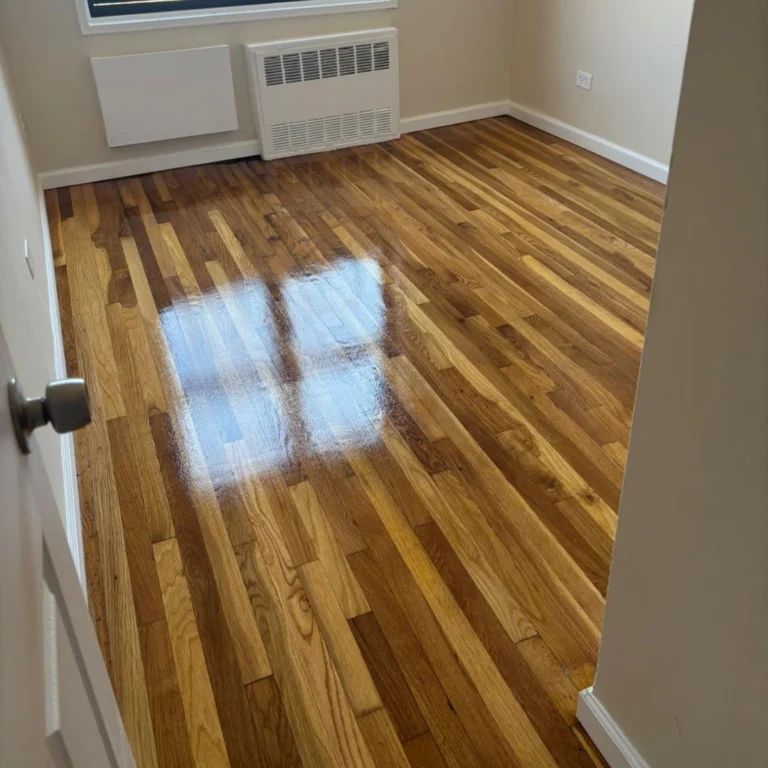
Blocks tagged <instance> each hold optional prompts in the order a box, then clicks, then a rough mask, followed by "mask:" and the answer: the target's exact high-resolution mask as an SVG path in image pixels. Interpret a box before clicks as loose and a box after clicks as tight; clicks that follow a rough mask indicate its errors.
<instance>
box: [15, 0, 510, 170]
mask: <svg viewBox="0 0 768 768" xmlns="http://www.w3.org/2000/svg"><path fill="white" fill-rule="evenodd" d="M74 1H75V0H0V43H2V44H4V47H5V49H6V55H7V57H8V61H9V66H10V70H11V76H12V78H13V81H14V83H15V85H16V90H17V92H18V95H19V103H20V108H21V110H22V112H23V114H24V117H25V120H26V122H27V125H28V130H29V140H30V144H31V147H32V151H33V155H34V158H35V160H36V162H37V165H38V167H39V169H40V170H41V171H51V170H56V169H60V168H66V167H71V166H78V165H86V164H90V163H100V162H105V161H108V160H119V159H124V158H129V157H134V156H137V155H146V154H151V153H159V152H171V151H176V150H180V149H186V148H191V147H196V146H205V145H211V144H219V143H222V142H224V141H238V140H243V139H251V138H254V137H255V131H254V127H253V120H252V117H251V105H250V97H249V93H248V79H247V74H246V68H245V60H244V56H243V50H242V46H241V45H240V44H241V43H246V42H261V41H267V40H277V39H281V38H288V37H303V36H309V35H321V34H332V33H338V32H347V31H353V30H358V29H371V28H375V27H383V26H395V27H397V28H398V29H399V32H400V68H401V79H400V88H401V112H402V116H403V117H412V116H417V115H421V114H425V113H429V112H437V111H441V110H447V109H454V108H457V107H466V106H472V105H475V104H483V103H486V102H493V101H499V100H504V99H507V98H508V96H509V50H508V45H509V40H508V37H507V31H508V30H509V28H510V24H509V16H510V13H511V4H510V2H509V0H472V2H469V1H468V0H400V8H398V9H395V10H391V11H377V12H357V13H347V14H339V15H333V16H312V17H305V18H297V19H281V20H273V21H259V22H250V23H233V24H214V25H210V26H200V27H185V28H182V29H164V30H155V31H135V32H124V33H119V34H103V35H87V36H83V35H81V33H80V28H79V26H78V23H77V17H76V13H75V5H74ZM217 43H230V44H231V48H232V69H233V73H234V78H235V89H236V95H237V111H238V118H239V124H240V130H239V131H237V132H236V133H230V134H219V135H216V136H209V137H196V138H190V139H183V140H178V141H169V142H160V143H157V144H153V145H142V146H135V147H121V148H116V149H110V148H109V147H108V146H107V145H106V141H105V138H104V127H103V123H102V120H101V113H100V111H99V103H98V98H97V95H96V88H95V86H94V83H93V76H92V73H91V69H90V62H89V57H90V56H108V55H118V54H126V53H140V52H146V51H158V50H170V49H174V48H188V47H193V46H202V45H212V44H217Z"/></svg>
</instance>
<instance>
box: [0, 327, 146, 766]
mask: <svg viewBox="0 0 768 768" xmlns="http://www.w3.org/2000/svg"><path fill="white" fill-rule="evenodd" d="M13 376H14V366H13V362H12V360H11V357H10V353H9V351H8V348H7V345H6V343H5V336H4V334H3V330H2V327H1V326H0V488H2V494H0V585H2V589H0V680H2V684H1V685H0V766H24V767H25V768H27V767H28V768H38V767H39V768H42V767H43V766H53V767H54V768H80V767H81V766H88V768H90V767H91V766H93V768H101V767H102V766H104V767H105V768H107V767H110V768H131V767H132V766H135V763H134V761H133V758H132V755H131V751H130V748H129V746H128V741H127V739H126V736H125V730H124V728H123V725H122V721H121V720H120V714H119V711H118V708H117V704H116V702H115V697H114V694H113V692H112V688H111V685H110V682H109V678H108V676H107V670H106V666H105V664H104V660H103V659H102V656H101V652H100V649H99V646H98V642H97V640H96V633H95V631H94V629H93V626H92V624H91V619H90V615H89V613H88V608H87V605H86V602H85V595H84V594H83V590H82V587H81V585H80V582H79V580H78V577H77V573H76V571H75V565H74V562H73V560H72V555H71V553H70V549H69V545H68V544H67V539H66V534H65V532H64V527H63V525H62V521H61V518H60V516H59V511H58V508H57V507H56V504H55V501H54V498H53V493H52V491H51V488H50V485H49V483H48V477H47V474H46V472H45V468H44V467H43V464H42V461H41V459H40V455H39V451H38V450H37V446H36V443H35V438H34V436H33V437H32V452H31V454H30V455H29V456H24V455H23V454H22V453H21V451H20V450H19V447H18V444H17V442H16V437H15V435H14V431H13V427H12V421H11V416H10V412H9V407H8V398H7V389H6V388H7V383H8V381H9V380H10V379H11V378H13ZM22 384H23V382H22ZM48 428H49V427H48Z"/></svg>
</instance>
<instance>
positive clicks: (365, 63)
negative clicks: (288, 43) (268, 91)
mask: <svg viewBox="0 0 768 768" xmlns="http://www.w3.org/2000/svg"><path fill="white" fill-rule="evenodd" d="M389 68H390V56H389V42H387V41H383V42H380V43H359V44H358V45H344V46H341V47H339V48H323V49H321V50H319V51H302V52H301V53H283V54H281V55H278V56H266V57H265V58H264V72H265V75H266V82H267V85H268V86H272V85H285V84H287V83H302V82H308V81H310V80H320V79H321V78H322V79H323V80H327V79H328V78H331V77H346V76H348V75H361V74H364V73H366V72H384V71H386V70H388V69H389Z"/></svg>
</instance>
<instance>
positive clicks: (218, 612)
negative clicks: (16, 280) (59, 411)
mask: <svg viewBox="0 0 768 768" xmlns="http://www.w3.org/2000/svg"><path fill="white" fill-rule="evenodd" d="M662 194H663V188H661V187H660V186H658V185H656V184H653V183H651V182H648V181H647V180H644V179H641V178H640V177H638V176H635V175H634V174H631V173H629V172H627V171H625V170H623V169H621V168H618V167H617V166H614V165H612V164H610V163H608V162H606V161H604V160H601V159H599V158H596V157H594V156H591V155H589V154H588V153H586V152H583V151H581V150H579V149H576V148H574V147H572V146H570V145H568V144H566V143H564V142H561V141H559V140H557V139H554V138H552V137H550V136H547V135H546V134H543V133H540V132H538V131H535V130H533V129H531V128H528V127H525V126H522V125H520V124H518V123H516V122H514V121H512V120H510V119H506V118H500V119H493V120H486V121H482V122H478V123H472V124H467V125H463V126H459V127H454V128H445V129H440V130H435V131H428V132H425V133H421V134H414V135H411V136H407V137H405V138H403V139H402V140H400V141H397V142H394V143H391V144H387V145H383V146H373V147H366V148H361V149H354V150H348V151H342V152H336V153H331V154H327V155H321V156H317V157H310V158H300V159H297V160H295V161H283V162H273V163H262V162H259V161H256V160H254V161H250V162H233V163H225V164H219V165H212V166H204V167H198V168H188V169H183V170H178V171H171V172H166V173H160V174H154V175H151V176H144V177H140V178H131V179H124V180H121V181H118V182H106V183H100V184H94V185H85V186H80V187H72V188H69V189H61V190H58V192H50V193H48V196H47V200H48V205H49V213H50V224H51V232H52V238H53V243H54V250H55V259H56V274H57V278H58V289H59V296H60V302H61V311H62V328H63V333H64V340H65V348H66V353H67V361H68V366H69V370H70V372H71V373H72V374H75V373H77V374H79V375H83V376H85V377H86V378H87V379H88V381H89V384H90V386H91V390H92V393H93V401H94V411H95V413H94V416H95V418H94V424H93V426H91V427H90V428H89V429H87V430H85V431H84V432H82V433H78V438H77V458H78V468H79V477H80V492H81V499H82V504H83V528H84V532H85V550H86V564H87V571H88V586H89V591H90V598H91V603H90V604H91V613H92V616H93V620H94V622H95V624H96V627H97V630H98V634H99V639H100V641H101V646H102V650H103V653H104V656H105V658H106V659H107V662H108V665H109V669H110V674H111V676H112V681H113V684H114V687H115V691H116V693H117V697H118V700H119V702H120V705H121V707H122V711H123V715H124V717H125V720H126V727H127V732H128V734H129V736H130V738H131V740H132V743H133V746H134V750H135V752H136V755H137V757H138V759H139V763H140V765H141V766H142V768H145V767H147V766H155V765H157V766H190V765H197V766H205V767H206V768H209V767H210V766H232V768H239V767H240V766H249V768H250V767H251V766H300V765H301V766H304V767H305V768H310V767H312V766H333V768H339V767H341V766H408V765H411V766H414V767H415V768H420V767H421V766H439V767H440V768H443V766H449V767H452V768H471V767H472V766H477V767H478V768H479V766H536V768H541V767H542V766H590V765H600V764H601V763H600V758H599V756H597V754H596V753H595V752H594V750H593V748H592V746H591V745H590V744H589V742H588V739H587V737H586V736H585V735H584V734H583V732H582V731H581V729H580V728H579V726H578V725H577V724H576V721H575V716H574V712H575V702H576V693H577V690H578V689H580V688H583V687H585V686H588V685H589V684H590V683H591V682H592V677H593V674H594V668H595V661H596V655H597V648H598V641H599V636H600V628H601V622H602V617H603V607H604V596H605V589H606V584H607V578H608V566H609V561H610V556H611V547H612V542H613V536H614V532H615V527H616V509H617V504H618V500H619V492H620V485H621V480H622V474H623V469H624V459H625V455H626V446H627V439H628V434H629V424H630V418H631V413H632V404H633V397H634V389H635V382H636V377H637V372H638V366H639V361H640V351H641V346H642V335H643V329H644V323H645V317H646V312H647V309H648V297H649V291H650V286H651V277H652V274H653V266H654V253H655V246H656V238H657V234H658V225H659V219H660V216H661V210H662Z"/></svg>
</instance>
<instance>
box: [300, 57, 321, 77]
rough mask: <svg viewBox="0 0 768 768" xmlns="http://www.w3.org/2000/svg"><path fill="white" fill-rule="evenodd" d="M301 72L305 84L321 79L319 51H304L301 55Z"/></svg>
mask: <svg viewBox="0 0 768 768" xmlns="http://www.w3.org/2000/svg"><path fill="white" fill-rule="evenodd" d="M301 71H302V72H303V74H304V82H307V81H309V80H319V79H320V60H319V56H318V53H317V51H304V53H302V54H301Z"/></svg>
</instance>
